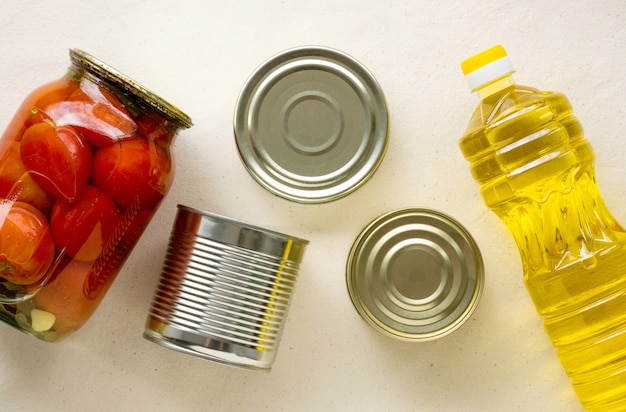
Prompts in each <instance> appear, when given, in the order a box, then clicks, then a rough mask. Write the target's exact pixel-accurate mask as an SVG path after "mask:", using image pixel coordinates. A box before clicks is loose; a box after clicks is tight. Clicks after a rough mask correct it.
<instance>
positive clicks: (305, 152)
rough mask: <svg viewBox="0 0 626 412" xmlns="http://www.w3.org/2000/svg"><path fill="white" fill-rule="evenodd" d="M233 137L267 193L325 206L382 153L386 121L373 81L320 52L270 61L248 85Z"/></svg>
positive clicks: (338, 55)
mask: <svg viewBox="0 0 626 412" xmlns="http://www.w3.org/2000/svg"><path fill="white" fill-rule="evenodd" d="M234 129H235V130H234V131H235V139H236V142H237V147H238V149H239V154H240V156H241V159H242V161H243V163H244V165H245V166H246V168H247V169H248V171H249V172H250V174H251V175H252V176H253V177H254V178H255V179H256V180H257V181H258V182H259V183H260V184H261V185H262V186H263V187H265V188H266V189H267V190H269V191H270V192H272V193H274V194H276V195H278V196H281V197H283V198H285V199H288V200H292V201H296V202H300V203H323V202H328V201H332V200H335V199H338V198H341V197H343V196H345V195H347V194H349V193H351V192H353V191H354V190H356V189H357V188H358V187H360V186H361V185H362V184H363V183H364V182H365V181H366V180H367V179H368V178H369V177H370V176H371V175H372V174H373V173H374V172H375V170H376V169H377V168H378V166H379V164H380V162H381V161H382V158H383V156H384V153H385V150H386V147H387V138H388V131H389V116H388V112H387V105H386V102H385V98H384V95H383V92H382V89H381V87H380V85H379V84H378V82H377V81H376V79H375V78H374V76H373V75H372V74H371V73H370V72H369V71H368V70H367V69H366V68H365V67H364V66H363V65H362V64H361V63H359V62H357V61H356V60H355V59H353V58H352V57H350V56H348V55H346V54H345V53H342V52H340V51H337V50H333V49H329V48H324V47H300V48H295V49H290V50H287V51H284V52H282V53H279V54H277V55H275V56H274V57H272V58H270V59H269V60H267V61H266V62H265V63H263V64H262V65H261V66H260V67H259V68H258V69H257V70H256V71H255V72H254V73H253V74H252V75H251V76H250V78H249V79H248V80H247V81H246V83H245V85H244V87H243V89H242V91H241V93H240V95H239V99H238V101H237V104H236V108H235V116H234Z"/></svg>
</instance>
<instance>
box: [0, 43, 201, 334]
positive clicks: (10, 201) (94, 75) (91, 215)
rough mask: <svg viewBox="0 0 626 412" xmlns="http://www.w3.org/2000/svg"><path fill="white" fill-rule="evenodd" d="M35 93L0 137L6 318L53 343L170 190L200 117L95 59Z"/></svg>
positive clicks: (81, 313) (0, 301)
mask: <svg viewBox="0 0 626 412" xmlns="http://www.w3.org/2000/svg"><path fill="white" fill-rule="evenodd" d="M70 60H71V65H70V67H69V69H68V70H67V72H66V73H65V75H64V76H62V77H61V78H59V79H58V80H55V81H52V82H50V83H47V84H45V85H43V86H41V87H39V88H37V89H35V90H34V91H33V92H31V93H30V94H29V95H28V96H27V97H26V99H25V100H24V102H23V103H22V104H21V106H20V107H19V109H18V111H17V113H16V114H15V116H14V117H13V119H12V120H11V121H10V123H9V125H8V127H7V129H6V130H5V132H4V134H3V135H2V138H1V139H0V320H2V321H3V322H5V323H8V324H10V325H12V326H14V327H15V328H17V329H19V330H21V331H23V332H26V333H28V334H30V335H33V336H35V337H38V338H40V339H42V340H45V341H51V342H52V341H59V340H61V339H63V338H65V337H67V336H69V335H70V334H71V333H72V332H74V331H76V330H77V329H79V328H80V327H81V326H82V325H83V324H84V323H85V322H86V321H87V319H88V318H89V317H90V316H91V314H92V313H93V312H94V311H95V309H96V308H97V306H98V305H99V303H100V301H101V300H102V298H103V297H104V295H105V293H106V292H107V290H108V289H109V287H110V286H111V284H112V282H113V281H114V279H115V277H116V275H117V274H118V272H119V271H120V269H121V267H122V265H123V263H124V261H125V260H126V258H127V257H128V255H129V253H130V252H131V250H132V249H133V247H134V245H135V244H136V243H137V240H138V239H139V237H140V236H141V234H142V233H143V231H144V229H145V228H146V226H147V224H148V222H149V221H150V219H151V218H152V216H153V215H154V213H155V211H156V210H157V207H158V206H159V204H160V203H161V200H162V199H163V197H164V196H165V195H166V193H167V192H168V190H169V188H170V186H171V184H172V180H173V178H174V159H173V156H172V152H171V150H170V147H171V144H172V142H173V140H174V138H175V136H176V135H177V133H178V132H179V131H180V130H181V129H185V128H189V127H191V125H192V123H191V119H190V118H189V117H188V116H187V115H185V114H184V113H183V112H181V111H180V110H178V109H177V108H176V107H174V106H172V105H171V104H169V103H167V102H166V101H164V100H163V99H161V98H160V97H158V96H157V95H155V94H154V93H152V92H151V91H149V90H148V89H146V88H145V87H143V86H141V85H140V84H138V83H136V82H135V81H133V80H131V79H129V78H128V77H126V76H125V75H123V74H122V73H120V72H119V71H117V70H115V69H114V68H112V67H110V66H108V65H106V64H105V63H103V62H101V61H100V60H98V59H96V58H94V57H93V56H91V55H89V54H87V53H85V52H83V51H81V50H70Z"/></svg>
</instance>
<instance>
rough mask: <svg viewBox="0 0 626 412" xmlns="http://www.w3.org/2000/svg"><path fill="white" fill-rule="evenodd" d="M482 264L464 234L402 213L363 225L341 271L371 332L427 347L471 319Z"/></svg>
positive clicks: (448, 224)
mask: <svg viewBox="0 0 626 412" xmlns="http://www.w3.org/2000/svg"><path fill="white" fill-rule="evenodd" d="M483 272H484V269H483V261H482V257H481V254H480V251H479V249H478V246H477V245H476V242H475V241H474V239H473V238H472V237H471V235H470V234H469V232H467V230H465V228H463V226H461V225H460V224H459V223H458V222H456V221H455V220H453V219H452V218H450V217H449V216H446V215H444V214H442V213H439V212H436V211H432V210H426V209H403V210H397V211H393V212H390V213H387V214H385V215H383V216H381V217H379V218H378V219H375V220H374V221H373V222H371V223H370V224H369V225H368V226H367V227H366V228H365V229H363V231H362V232H361V234H360V235H359V236H358V237H357V239H356V241H355V242H354V245H353V246H352V249H351V251H350V255H349V258H348V263H347V268H346V280H347V286H348V292H349V294H350V298H351V300H352V303H353V304H354V307H355V308H356V310H357V311H358V313H359V314H360V315H361V317H362V318H363V319H364V320H365V321H366V322H367V323H368V324H370V326H372V327H373V328H374V329H376V330H378V331H379V332H381V333H383V334H385V335H387V336H391V337H394V338H398V339H401V340H407V341H428V340H433V339H437V338H440V337H443V336H446V335H448V334H450V333H451V332H453V331H454V330H456V329H457V328H459V327H460V326H461V325H462V324H463V323H464V322H465V321H466V320H467V319H468V318H469V317H470V316H471V314H472V313H473V312H474V310H475V309H476V306H477V305H478V301H479V299H480V296H481V294H482V289H483V283H484V280H483V278H484V273H483Z"/></svg>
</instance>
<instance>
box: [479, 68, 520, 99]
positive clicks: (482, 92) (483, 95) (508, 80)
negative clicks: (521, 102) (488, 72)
mask: <svg viewBox="0 0 626 412" xmlns="http://www.w3.org/2000/svg"><path fill="white" fill-rule="evenodd" d="M514 85H515V80H513V75H512V74H507V75H506V76H504V77H500V78H499V79H496V80H494V81H492V82H489V83H486V84H484V85H482V86H480V87H477V88H476V89H475V90H474V91H475V92H476V93H478V96H479V97H480V99H481V100H486V99H487V98H488V97H489V96H492V95H494V94H496V93H499V92H501V91H502V90H504V89H507V88H509V87H511V86H514Z"/></svg>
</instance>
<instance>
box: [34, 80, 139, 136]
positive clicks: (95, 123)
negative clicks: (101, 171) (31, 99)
mask: <svg viewBox="0 0 626 412" xmlns="http://www.w3.org/2000/svg"><path fill="white" fill-rule="evenodd" d="M46 115H48V116H49V117H50V118H51V119H52V121H53V122H54V123H55V124H56V125H57V126H73V127H74V128H76V129H77V130H78V131H79V132H80V133H81V134H82V135H83V136H85V138H86V139H87V140H89V142H90V143H92V144H94V145H96V146H107V145H110V144H112V143H115V142H116V141H118V140H119V139H122V138H125V137H129V136H131V135H133V134H134V133H135V131H136V130H137V125H136V124H135V122H134V121H133V120H132V119H131V117H130V114H129V113H128V111H127V110H126V109H125V108H124V106H123V105H122V104H121V103H120V102H119V100H117V98H116V97H115V96H114V95H113V94H111V93H110V92H108V91H107V90H106V89H103V88H101V87H99V86H98V85H96V84H94V83H91V82H82V83H81V87H80V89H78V90H76V91H75V92H74V93H72V95H71V96H70V97H69V99H68V100H67V101H61V102H57V103H55V104H52V105H50V106H49V107H48V108H47V109H46Z"/></svg>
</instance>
